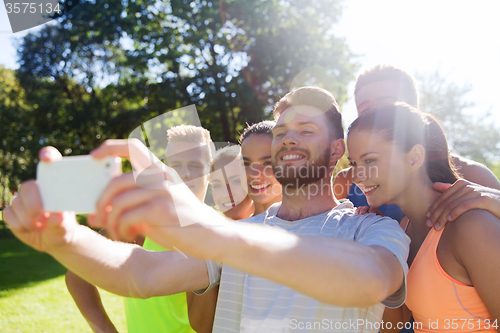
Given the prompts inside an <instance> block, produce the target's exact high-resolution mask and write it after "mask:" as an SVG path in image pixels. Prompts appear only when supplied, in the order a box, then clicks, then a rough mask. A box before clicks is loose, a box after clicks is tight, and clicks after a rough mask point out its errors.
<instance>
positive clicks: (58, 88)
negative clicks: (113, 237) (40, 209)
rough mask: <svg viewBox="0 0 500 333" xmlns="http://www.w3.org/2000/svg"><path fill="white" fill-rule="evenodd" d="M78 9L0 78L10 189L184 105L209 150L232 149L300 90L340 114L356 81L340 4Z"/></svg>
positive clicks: (34, 36) (30, 38) (23, 44)
mask: <svg viewBox="0 0 500 333" xmlns="http://www.w3.org/2000/svg"><path fill="white" fill-rule="evenodd" d="M75 1H76V0H63V1H61V4H63V5H64V6H65V8H72V9H71V10H70V11H65V12H64V13H63V14H62V15H61V16H60V17H58V18H56V19H55V20H54V21H52V22H51V23H49V24H46V25H44V26H43V27H42V28H41V29H39V30H37V31H35V32H32V33H29V34H27V35H26V36H24V37H23V38H22V39H20V40H19V41H18V43H19V47H18V56H19V60H18V63H19V65H20V67H19V69H18V70H17V71H11V70H6V69H3V68H2V69H0V118H1V120H2V121H1V122H0V123H1V124H2V125H0V126H3V127H2V131H1V133H2V134H3V138H2V140H3V141H2V145H1V146H0V148H1V149H0V154H1V156H0V160H1V163H2V167H1V169H0V175H1V177H3V178H2V179H10V180H11V181H10V182H9V183H5V182H4V183H2V185H5V186H3V187H11V189H12V190H14V189H15V188H16V187H17V184H19V182H20V181H22V180H24V179H27V178H33V177H34V176H35V175H34V172H35V167H34V166H35V165H34V163H36V162H37V153H38V151H39V149H40V148H41V147H42V146H45V145H52V146H55V147H56V148H58V149H59V150H60V151H61V152H62V153H63V155H69V154H71V155H75V154H86V153H88V152H89V151H90V150H91V149H92V148H94V147H96V146H97V145H99V144H100V143H101V142H102V141H103V140H105V139H108V138H126V137H127V136H128V135H129V133H130V132H131V131H132V130H133V129H134V128H136V127H137V126H139V125H140V124H142V123H144V122H146V121H147V120H149V119H152V118H154V117H157V116H158V115H161V114H163V113H165V112H167V111H171V110H175V109H178V108H181V107H184V106H188V105H195V106H196V108H197V111H198V114H199V116H200V121H201V125H202V126H204V127H205V128H207V129H209V130H210V132H211V134H212V139H213V140H214V141H230V142H237V138H238V135H239V132H241V131H242V130H243V128H244V126H245V125H246V123H254V122H257V121H260V120H262V119H269V118H271V114H270V111H271V109H272V106H273V104H274V103H275V102H276V101H277V100H278V99H279V97H280V96H282V95H284V94H286V93H287V92H288V91H289V90H290V89H292V88H294V87H297V86H300V85H303V84H315V85H320V86H323V87H325V88H327V89H329V90H330V91H332V92H333V94H334V95H335V97H336V98H337V100H338V102H339V104H342V103H343V102H344V101H345V100H346V99H347V96H346V87H347V84H348V83H349V82H350V81H351V80H352V79H354V73H355V72H356V70H357V69H358V64H357V63H356V61H355V56H354V55H353V54H352V53H351V51H350V50H349V48H348V46H347V44H346V42H345V41H344V40H343V39H341V38H338V37H336V36H335V24H336V23H337V22H338V20H339V18H340V16H341V13H342V6H341V0H288V1H274V0H273V1H271V0H258V1H243V0H224V1H209V0H193V1H187V0H180V1H166V0H155V1H152V0H136V1H130V0H119V1H118V0H103V1H95V0H80V2H79V3H78V5H76V4H77V3H76V2H75ZM9 184H10V185H9ZM2 185H0V186H2Z"/></svg>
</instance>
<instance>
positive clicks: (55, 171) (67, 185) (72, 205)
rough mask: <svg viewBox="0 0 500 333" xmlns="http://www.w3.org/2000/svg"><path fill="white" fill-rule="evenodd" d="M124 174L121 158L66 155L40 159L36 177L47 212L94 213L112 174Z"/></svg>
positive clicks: (113, 175) (114, 175)
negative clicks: (54, 158) (52, 159)
mask: <svg viewBox="0 0 500 333" xmlns="http://www.w3.org/2000/svg"><path fill="white" fill-rule="evenodd" d="M120 174H121V159H120V158H119V157H107V158H103V159H95V158H93V157H92V156H90V155H81V156H67V157H63V158H62V160H58V161H54V162H39V163H38V165H37V169H36V179H37V182H38V188H39V190H40V195H41V197H42V203H43V207H44V210H45V211H47V212H62V211H74V212H76V213H77V214H90V213H95V211H96V204H97V200H98V199H99V197H100V195H101V194H102V192H103V191H104V189H105V188H106V186H107V185H108V183H109V182H110V181H111V179H112V178H113V177H116V176H118V175H120Z"/></svg>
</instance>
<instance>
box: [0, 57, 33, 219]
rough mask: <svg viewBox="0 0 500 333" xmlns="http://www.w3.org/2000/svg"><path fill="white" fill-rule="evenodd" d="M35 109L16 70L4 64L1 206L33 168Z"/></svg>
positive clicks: (0, 74)
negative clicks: (33, 118) (26, 99)
mask: <svg viewBox="0 0 500 333" xmlns="http://www.w3.org/2000/svg"><path fill="white" fill-rule="evenodd" d="M30 113H31V108H30V107H29V106H28V105H27V103H26V101H25V92H24V90H23V89H22V88H21V87H20V85H19V82H18V81H17V80H16V77H15V73H14V71H13V70H10V69H6V68H5V67H4V66H0V133H2V137H1V139H0V140H1V141H0V189H1V194H0V196H1V197H0V200H1V201H0V207H1V208H2V209H3V208H4V207H5V203H6V202H8V200H9V199H10V196H11V193H12V192H13V191H16V190H17V187H18V185H19V184H20V182H21V180H23V179H25V178H27V177H28V176H29V175H30V174H31V172H32V170H29V168H28V165H29V164H30V162H31V160H32V154H31V152H32V149H33V144H34V138H35V133H34V130H33V123H32V122H31V120H30Z"/></svg>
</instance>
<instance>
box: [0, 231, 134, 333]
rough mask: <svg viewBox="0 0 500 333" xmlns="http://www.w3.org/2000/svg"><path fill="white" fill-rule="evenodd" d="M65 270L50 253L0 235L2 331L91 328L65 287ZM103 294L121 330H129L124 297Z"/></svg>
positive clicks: (109, 313)
mask: <svg viewBox="0 0 500 333" xmlns="http://www.w3.org/2000/svg"><path fill="white" fill-rule="evenodd" d="M65 272H66V270H65V269H64V267H62V266H61V265H60V264H59V263H58V262H57V261H55V260H54V259H53V258H52V257H50V256H49V255H47V254H44V253H40V252H37V251H35V250H33V249H31V248H29V247H27V246H26V245H24V244H22V243H21V242H20V241H18V240H17V239H14V238H8V239H0V332H2V333H10V332H27V333H31V332H47V333H53V332H91V329H90V328H89V326H88V325H87V322H86V321H85V320H84V319H83V317H82V316H81V314H80V312H79V311H78V308H77V307H76V305H75V303H74V302H73V299H72V298H71V296H70V295H69V293H68V291H67V289H66V284H65V283H64V274H65ZM101 296H102V298H103V302H104V306H105V308H106V310H107V312H108V315H109V316H110V318H111V320H112V321H113V323H114V324H115V326H116V328H117V329H118V331H120V332H126V331H127V330H126V322H125V316H124V311H123V298H121V297H119V296H116V295H113V294H110V293H108V292H105V291H101Z"/></svg>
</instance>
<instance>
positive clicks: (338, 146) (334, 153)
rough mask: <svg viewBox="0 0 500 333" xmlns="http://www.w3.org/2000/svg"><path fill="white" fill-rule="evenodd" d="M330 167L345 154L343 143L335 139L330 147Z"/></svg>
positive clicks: (341, 140)
mask: <svg viewBox="0 0 500 333" xmlns="http://www.w3.org/2000/svg"><path fill="white" fill-rule="evenodd" d="M330 152H331V154H330V165H335V164H336V163H337V161H338V160H340V159H341V158H342V156H344V154H345V141H344V140H343V139H337V140H335V141H333V142H332V144H331V146H330Z"/></svg>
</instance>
